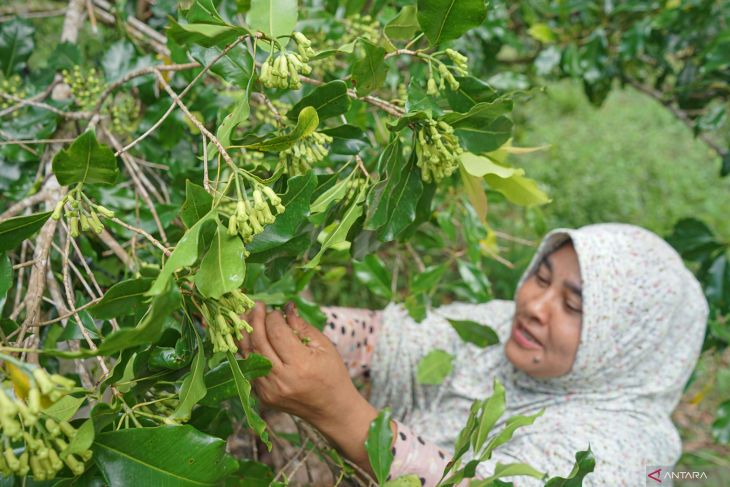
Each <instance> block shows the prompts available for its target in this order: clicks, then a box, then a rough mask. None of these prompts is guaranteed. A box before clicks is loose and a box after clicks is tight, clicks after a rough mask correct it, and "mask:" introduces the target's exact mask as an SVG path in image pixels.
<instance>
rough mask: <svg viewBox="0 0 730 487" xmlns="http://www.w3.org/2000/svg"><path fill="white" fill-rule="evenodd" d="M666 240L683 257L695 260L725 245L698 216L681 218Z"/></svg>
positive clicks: (707, 255) (705, 257)
mask: <svg viewBox="0 0 730 487" xmlns="http://www.w3.org/2000/svg"><path fill="white" fill-rule="evenodd" d="M666 240H667V242H668V243H669V244H670V245H671V246H672V247H674V248H675V249H676V250H677V252H679V253H680V254H681V255H682V258H684V259H687V260H693V261H700V260H705V259H707V258H708V257H709V256H710V255H711V254H713V253H714V252H715V251H716V250H719V249H721V248H722V247H723V244H721V243H720V242H718V241H717V238H716V237H715V235H714V234H713V232H712V230H711V229H710V227H708V226H707V225H706V224H705V223H704V222H702V221H700V220H697V219H696V218H682V219H681V220H679V221H678V222H677V223H675V224H674V228H673V229H672V234H671V235H669V236H668V237H667V239H666Z"/></svg>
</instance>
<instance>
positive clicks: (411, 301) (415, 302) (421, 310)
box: [403, 293, 428, 323]
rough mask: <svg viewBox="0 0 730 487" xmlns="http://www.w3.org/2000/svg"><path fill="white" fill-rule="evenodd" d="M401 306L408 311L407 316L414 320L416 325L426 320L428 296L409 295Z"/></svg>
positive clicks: (422, 294) (421, 294) (423, 294)
mask: <svg viewBox="0 0 730 487" xmlns="http://www.w3.org/2000/svg"><path fill="white" fill-rule="evenodd" d="M403 305H404V306H405V307H406V311H408V315H409V316H410V317H411V318H413V319H414V320H416V322H417V323H420V322H422V321H423V320H425V319H426V315H427V314H428V296H426V294H425V293H420V294H409V295H408V297H407V298H406V300H405V302H404V303H403Z"/></svg>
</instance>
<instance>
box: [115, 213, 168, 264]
mask: <svg viewBox="0 0 730 487" xmlns="http://www.w3.org/2000/svg"><path fill="white" fill-rule="evenodd" d="M110 220H111V221H113V222H114V223H116V224H118V225H121V226H123V227H124V228H126V229H127V230H131V231H133V232H135V233H138V234H140V235H142V236H143V237H144V238H146V239H147V240H149V241H150V242H151V243H152V245H154V246H155V247H157V248H158V249H160V250H161V251H162V253H163V254H165V256H167V257H170V253H171V252H170V251H169V250H168V249H167V248H166V247H165V246H164V245H162V244H161V243H160V241H159V240H157V239H156V238H155V237H153V236H152V235H150V234H149V233H147V232H145V231H144V230H142V229H141V228H137V227H134V226H132V225H130V224H129V223H126V222H124V221H122V220H120V219H119V218H117V217H114V218H110Z"/></svg>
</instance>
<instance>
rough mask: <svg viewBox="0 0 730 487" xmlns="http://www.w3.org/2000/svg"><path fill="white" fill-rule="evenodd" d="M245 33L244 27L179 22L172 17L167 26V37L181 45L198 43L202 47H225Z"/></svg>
mask: <svg viewBox="0 0 730 487" xmlns="http://www.w3.org/2000/svg"><path fill="white" fill-rule="evenodd" d="M247 33H248V31H247V30H246V29H244V28H242V27H236V26H232V25H214V24H205V23H201V24H196V23H191V24H181V23H178V22H176V21H175V20H174V19H170V25H169V26H168V28H167V35H168V37H169V38H171V39H172V40H173V41H175V42H176V43H177V44H180V45H183V46H184V45H193V44H199V45H201V46H204V47H225V46H227V45H228V44H230V43H231V42H233V41H235V40H236V38H238V37H239V36H242V35H246V34H247Z"/></svg>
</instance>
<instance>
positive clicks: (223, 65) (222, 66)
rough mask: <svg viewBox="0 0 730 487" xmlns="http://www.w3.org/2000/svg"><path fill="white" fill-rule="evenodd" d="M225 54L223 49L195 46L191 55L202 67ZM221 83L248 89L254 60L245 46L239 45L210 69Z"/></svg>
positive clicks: (252, 73) (191, 49)
mask: <svg viewBox="0 0 730 487" xmlns="http://www.w3.org/2000/svg"><path fill="white" fill-rule="evenodd" d="M222 52H223V48H222V47H217V46H215V47H210V48H203V47H200V46H193V47H191V48H190V55H191V56H193V59H195V60H196V61H198V62H199V63H200V65H201V66H207V65H208V64H209V63H211V62H212V61H213V60H214V59H215V58H216V57H218V56H220V54H221V53H222ZM210 72H211V73H213V74H215V75H216V76H217V77H218V78H219V79H220V80H221V81H223V82H225V83H229V84H232V85H233V86H237V87H239V88H246V87H247V86H248V82H249V80H250V79H251V77H252V76H253V75H254V72H253V58H252V57H251V54H250V53H249V51H248V49H247V48H246V46H245V45H243V44H239V45H237V46H235V47H233V49H231V50H229V51H228V52H227V53H226V54H224V55H223V56H222V57H220V58H219V59H218V61H216V62H215V64H214V65H213V66H212V67H211V68H210Z"/></svg>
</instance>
